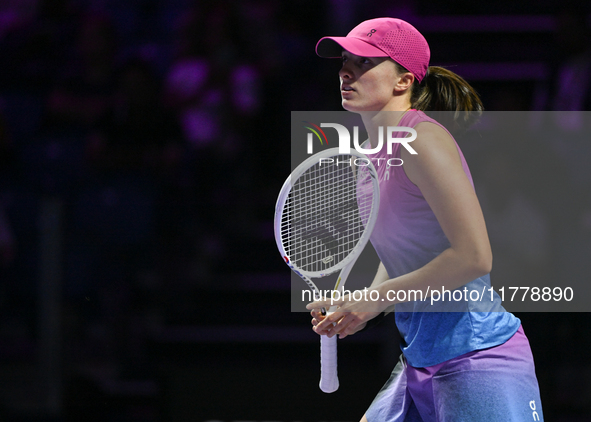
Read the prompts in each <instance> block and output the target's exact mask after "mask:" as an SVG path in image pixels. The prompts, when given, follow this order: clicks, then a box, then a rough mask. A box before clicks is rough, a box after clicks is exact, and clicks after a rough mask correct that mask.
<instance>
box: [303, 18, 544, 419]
mask: <svg viewBox="0 0 591 422" xmlns="http://www.w3.org/2000/svg"><path fill="white" fill-rule="evenodd" d="M316 52H317V54H318V55H319V56H321V57H327V58H332V57H335V58H341V59H342V68H341V70H340V71H339V78H340V82H341V84H340V88H341V97H342V105H343V107H344V108H345V109H346V110H349V111H352V112H355V113H359V114H360V115H361V118H362V120H363V123H364V125H365V128H366V130H367V133H368V135H369V140H368V141H367V142H366V144H365V148H376V147H377V145H378V141H379V132H378V131H379V130H380V129H379V128H380V127H386V126H404V127H410V128H414V130H416V133H417V138H416V140H414V141H412V143H407V144H406V145H410V146H412V148H407V147H406V146H405V145H404V144H402V143H395V144H393V149H392V151H391V155H388V154H387V149H386V147H385V146H384V147H383V148H381V150H379V151H378V152H376V153H373V154H368V156H369V157H371V158H372V159H374V164H375V163H378V165H377V169H378V174H379V181H380V195H381V199H380V209H379V214H378V220H377V223H376V226H375V229H374V231H373V233H372V236H371V242H372V244H373V246H374V248H375V250H376V252H377V254H378V256H379V258H380V260H381V263H380V265H379V268H378V271H377V274H376V276H375V279H374V280H373V283H372V284H371V286H370V288H369V289H370V290H375V291H377V293H376V294H366V295H364V296H363V298H368V297H371V298H373V299H372V300H367V301H364V300H363V299H362V300H354V298H353V295H349V296H347V297H345V298H343V299H341V300H339V301H337V302H336V304H337V305H338V306H337V309H336V311H335V312H334V313H332V314H329V315H327V316H322V315H321V313H320V309H321V308H322V307H328V306H330V305H331V303H330V300H327V301H316V302H312V303H310V304H309V305H308V309H311V310H312V317H313V319H312V324H313V326H314V327H313V328H314V331H316V332H317V333H318V334H320V335H327V336H329V337H332V336H335V335H337V334H338V335H339V337H340V338H344V337H346V336H348V335H352V334H355V333H357V332H359V331H360V330H362V329H364V328H367V325H368V322H369V323H370V324H371V322H374V321H376V320H377V319H379V318H376V317H378V316H383V315H384V312H385V311H386V310H387V309H391V306H392V305H395V319H396V325H397V327H398V330H399V331H400V334H401V337H402V343H401V348H402V352H403V353H402V355H401V357H400V361H399V363H398V365H397V366H396V367H395V368H394V371H393V372H392V376H391V378H390V379H389V380H388V381H387V382H386V384H385V385H384V387H383V388H382V390H381V391H380V392H379V393H378V395H377V396H376V398H375V399H374V401H373V402H372V403H371V405H370V407H369V409H368V410H367V412H366V414H365V415H364V416H363V418H362V421H369V422H383V421H424V422H430V421H433V422H435V421H438V422H447V421H449V422H451V421H453V422H462V421H466V422H468V421H469V422H475V421H483V422H484V421H486V422H508V421H540V420H543V415H542V407H541V402H540V394H539V388H538V382H537V379H536V375H535V370H534V363H533V357H532V353H531V349H530V346H529V342H528V340H527V338H526V336H525V334H524V332H523V329H522V328H521V322H520V320H519V319H518V318H517V317H515V316H514V315H513V314H511V313H509V312H506V311H505V310H504V309H503V307H502V306H501V300H500V298H499V297H498V296H497V295H496V294H493V296H492V297H490V294H491V293H490V292H491V291H490V290H488V289H489V288H490V277H489V272H490V270H491V266H492V254H491V249H490V244H489V239H488V235H487V231H486V227H485V222H484V218H483V215H482V212H481V209H480V205H479V203H478V199H477V197H476V194H475V192H474V188H473V183H472V178H471V176H470V172H469V170H468V166H467V164H466V161H465V159H464V157H463V155H462V152H461V151H460V149H459V147H458V145H457V144H456V142H455V140H454V138H453V136H452V135H451V134H450V132H449V131H448V130H447V129H446V128H445V127H443V126H442V125H441V124H440V123H438V122H437V121H435V120H433V119H432V118H430V117H427V115H426V114H425V113H424V112H423V111H430V110H438V111H449V112H450V115H452V116H453V117H454V118H455V124H456V125H457V126H458V127H461V126H462V125H463V124H465V123H466V121H467V120H469V119H470V116H472V115H473V112H480V111H481V110H482V104H481V102H480V100H479V98H478V95H477V94H476V92H475V91H474V90H473V89H472V87H470V85H468V84H467V83H466V81H464V80H463V79H462V78H460V77H459V76H457V75H456V74H454V73H452V72H450V71H448V70H446V69H443V68H439V67H429V58H430V50H429V46H428V44H427V41H426V40H425V38H424V37H423V36H422V35H421V34H420V33H419V32H418V31H417V30H416V29H415V28H414V27H413V26H411V25H410V24H408V23H407V22H404V21H402V20H399V19H393V18H379V19H372V20H368V21H365V22H362V23H361V24H360V25H358V26H357V27H355V28H354V29H353V30H352V31H351V32H350V33H349V34H348V35H347V36H346V37H325V38H322V39H321V40H320V41H319V42H318V44H317V46H316ZM448 127H449V125H448ZM407 135H408V134H407V133H401V134H400V136H401V137H405V136H407ZM412 150H414V152H416V154H413V153H412V152H413V151H412ZM381 158H383V160H380V159H381ZM392 158H396V159H397V160H393V161H392V160H391V163H400V162H402V163H403V164H402V165H395V164H394V165H391V166H388V165H385V163H386V162H387V160H388V159H392ZM400 160H402V161H400ZM454 289H455V290H454ZM446 290H447V291H449V294H448V296H445V294H444V295H443V297H441V292H442V291H446ZM412 291H414V292H415V296H414V297H413V295H412V293H411V292H412ZM417 291H420V292H421V294H422V295H423V300H420V296H416V295H417V293H416V292H417ZM434 291H436V292H439V293H433V292H434ZM457 291H460V292H462V293H461V294H459V295H458V294H453V296H452V293H454V292H457ZM483 291H485V292H487V294H486V295H482V296H481V295H480V293H481V292H483ZM484 296H486V297H484ZM357 297H358V298H359V297H361V296H357ZM376 297H379V299H378V300H375V298H376ZM431 299H438V300H434V301H433V303H432V302H431Z"/></svg>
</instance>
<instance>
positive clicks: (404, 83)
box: [394, 72, 415, 92]
mask: <svg viewBox="0 0 591 422" xmlns="http://www.w3.org/2000/svg"><path fill="white" fill-rule="evenodd" d="M414 81H415V75H413V74H412V73H410V72H405V73H401V74H399V75H398V81H397V82H396V85H395V86H394V91H396V92H401V91H406V90H407V89H409V88H410V87H411V86H412V84H413V82H414Z"/></svg>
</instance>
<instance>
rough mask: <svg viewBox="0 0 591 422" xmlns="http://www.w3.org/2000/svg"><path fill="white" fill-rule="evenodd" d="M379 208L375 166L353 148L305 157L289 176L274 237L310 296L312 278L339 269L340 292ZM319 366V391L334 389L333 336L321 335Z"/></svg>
mask: <svg viewBox="0 0 591 422" xmlns="http://www.w3.org/2000/svg"><path fill="white" fill-rule="evenodd" d="M378 208H379V185H378V176H377V172H376V169H375V167H374V166H373V164H372V163H371V160H369V159H368V158H367V157H366V156H365V155H363V154H361V153H359V152H358V151H357V150H353V149H352V150H351V152H350V153H349V154H340V153H339V149H338V148H330V149H327V150H324V151H322V152H319V153H317V154H315V155H313V156H311V157H309V158H308V159H306V160H305V161H304V162H303V163H301V164H300V165H299V166H298V167H297V168H296V169H295V170H294V171H293V172H292V173H291V175H290V176H289V177H288V178H287V180H286V181H285V183H284V184H283V187H282V188H281V192H280V193H279V198H278V199H277V205H276V207H275V224H274V225H275V240H276V242H277V247H278V248H279V252H280V253H281V256H282V257H283V259H284V261H285V262H286V263H287V265H288V266H289V267H290V268H291V269H292V270H293V271H294V272H295V273H296V274H297V275H298V276H300V277H301V278H302V280H304V281H305V282H306V284H307V285H308V287H309V288H310V289H311V290H312V292H313V293H314V297H316V298H318V297H320V295H321V293H320V290H319V289H318V287H317V286H316V284H314V282H313V281H312V278H313V277H318V278H321V277H325V276H327V275H329V274H333V273H335V272H337V271H339V270H340V271H341V272H340V274H339V277H338V278H337V281H336V283H335V286H334V290H333V292H336V291H339V292H340V293H342V292H343V289H344V285H345V282H346V281H347V277H348V276H349V273H350V271H351V268H352V267H353V265H354V264H355V261H356V260H357V258H358V257H359V255H360V254H361V252H362V251H363V249H364V247H365V245H366V244H367V241H368V239H369V236H370V234H371V231H372V230H373V227H374V225H375V221H376V218H377V214H378ZM334 308H335V307H331V308H330V309H329V312H333V311H334ZM322 313H323V314H326V310H325V309H323V310H322ZM320 368H321V370H320V372H321V375H320V389H321V390H322V391H324V392H325V393H332V392H334V391H336V390H337V389H338V388H339V380H338V376H337V336H334V337H332V338H328V337H327V336H321V337H320Z"/></svg>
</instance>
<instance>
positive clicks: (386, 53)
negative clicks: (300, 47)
mask: <svg viewBox="0 0 591 422" xmlns="http://www.w3.org/2000/svg"><path fill="white" fill-rule="evenodd" d="M343 49H345V50H347V51H349V52H351V53H353V54H355V55H357V56H362V57H390V58H391V59H392V60H394V61H395V62H396V63H398V64H400V65H401V66H403V67H404V68H405V69H408V71H409V72H411V73H412V74H413V75H415V77H416V78H417V79H418V81H419V82H421V81H422V80H423V78H424V77H425V75H426V74H427V69H428V68H429V58H430V56H431V51H430V50H429V44H428V43H427V40H426V39H425V37H423V35H422V34H421V33H420V32H419V31H417V29H416V28H415V27H414V26H412V25H411V24H409V23H408V22H405V21H403V20H400V19H395V18H377V19H370V20H367V21H364V22H361V23H360V24H359V25H357V26H356V27H355V28H353V29H352V30H351V32H349V33H348V34H347V36H346V37H324V38H321V39H320V41H318V44H316V54H318V55H319V56H320V57H326V58H338V57H341V55H342V51H343Z"/></svg>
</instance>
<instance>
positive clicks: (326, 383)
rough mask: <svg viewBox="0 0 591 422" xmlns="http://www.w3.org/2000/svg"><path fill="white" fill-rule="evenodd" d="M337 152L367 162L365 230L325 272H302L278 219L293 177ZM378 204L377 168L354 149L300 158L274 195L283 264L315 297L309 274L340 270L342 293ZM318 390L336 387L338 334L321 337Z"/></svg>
mask: <svg viewBox="0 0 591 422" xmlns="http://www.w3.org/2000/svg"><path fill="white" fill-rule="evenodd" d="M339 155H351V158H353V157H357V158H360V159H364V160H367V161H364V163H366V165H365V164H364V165H363V167H364V168H365V169H366V170H367V171H369V175H370V177H371V180H372V186H373V193H374V194H373V196H372V206H371V212H370V215H369V218H368V220H367V224H366V226H365V230H364V231H363V234H362V235H361V238H360V239H359V241H358V242H357V245H355V247H354V248H353V250H352V251H351V252H350V253H349V255H347V256H346V257H345V258H344V259H343V260H342V261H340V262H339V263H337V264H336V265H334V266H333V267H330V268H328V269H327V270H325V271H305V270H303V269H301V268H299V267H298V266H297V265H296V264H294V263H293V262H292V261H291V259H290V257H289V256H287V252H286V251H285V247H284V246H283V243H282V241H281V220H282V217H283V211H284V207H285V202H286V201H287V197H288V195H289V192H290V191H291V188H292V186H293V184H292V180H294V181H296V180H297V179H298V178H299V177H300V176H301V175H302V174H303V173H304V172H305V171H306V170H308V169H309V168H310V167H312V166H314V165H316V164H317V163H318V161H319V160H320V159H322V158H332V157H336V156H339ZM379 206H380V189H379V182H378V172H377V171H376V169H375V167H374V165H373V164H372V162H371V160H370V159H369V158H368V157H367V156H366V155H364V154H362V153H360V152H359V151H357V150H355V149H351V151H350V153H349V154H342V153H339V148H329V149H326V150H324V151H321V152H319V153H317V154H314V155H313V156H311V157H309V158H307V159H306V160H305V161H303V162H302V163H301V164H300V165H298V166H297V167H296V168H295V170H294V171H292V173H291V174H290V175H289V177H288V178H287V180H286V181H285V183H284V184H283V187H282V188H281V191H280V193H279V197H278V198H277V204H276V205H275V221H274V230H275V241H276V243H277V248H278V249H279V252H280V253H281V257H282V258H283V260H284V261H285V263H286V264H287V265H288V266H289V267H290V268H291V269H292V270H293V272H294V273H296V274H297V275H298V276H299V277H300V278H301V279H302V280H304V281H305V282H306V284H307V285H308V287H309V288H310V289H311V290H312V292H313V293H314V295H315V297H319V296H320V290H319V289H318V287H317V286H316V284H315V283H314V282H313V281H312V279H311V278H312V277H318V278H321V277H325V276H327V275H330V274H333V273H335V272H337V271H338V270H341V273H340V274H339V277H338V278H337V281H336V283H335V287H334V289H333V291H339V292H340V293H342V292H343V290H344V286H345V283H346V281H347V278H348V276H349V273H350V272H351V269H352V268H353V266H354V265H355V262H356V261H357V258H359V255H361V252H362V251H363V249H364V248H365V245H366V244H367V241H368V240H369V237H370V236H371V232H372V231H373V228H374V226H375V223H376V220H377V215H378V210H379ZM335 308H336V306H333V307H331V308H330V309H329V310H328V312H329V313H330V312H334V310H335ZM319 385H320V389H321V390H322V391H323V392H325V393H332V392H334V391H336V390H338V388H339V379H338V373H337V336H333V337H331V338H328V337H327V336H320V384H319Z"/></svg>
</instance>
